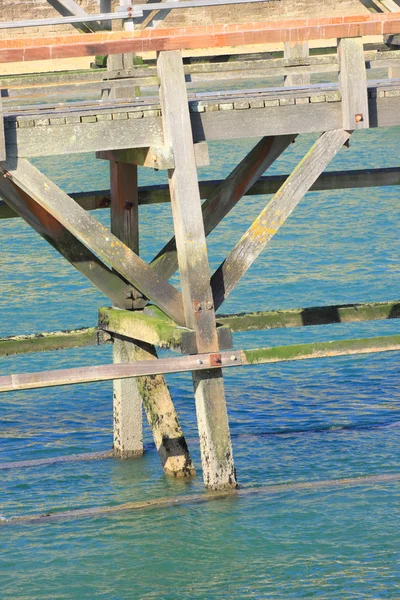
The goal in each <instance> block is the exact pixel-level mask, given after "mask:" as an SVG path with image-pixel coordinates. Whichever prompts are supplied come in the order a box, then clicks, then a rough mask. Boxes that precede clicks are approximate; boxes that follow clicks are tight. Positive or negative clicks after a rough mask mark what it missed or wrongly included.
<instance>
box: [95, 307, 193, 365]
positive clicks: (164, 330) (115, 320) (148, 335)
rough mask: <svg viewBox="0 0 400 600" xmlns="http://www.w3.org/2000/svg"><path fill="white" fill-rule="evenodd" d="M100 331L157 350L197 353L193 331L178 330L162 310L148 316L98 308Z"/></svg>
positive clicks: (137, 312) (136, 311) (179, 328)
mask: <svg viewBox="0 0 400 600" xmlns="http://www.w3.org/2000/svg"><path fill="white" fill-rule="evenodd" d="M99 328H100V329H104V330H105V331H107V332H109V333H116V334H118V335H122V336H124V337H127V338H130V339H135V340H141V341H142V342H146V343H148V344H152V345H153V346H157V347H159V348H170V349H171V350H176V351H178V352H182V353H183V354H196V352H197V350H196V335H195V332H194V331H192V330H191V329H188V328H186V327H179V326H177V325H176V323H174V322H173V321H172V320H171V319H169V318H168V317H167V316H166V315H163V314H162V313H161V311H159V313H158V314H157V315H151V314H150V315H149V314H146V313H144V312H143V311H138V310H135V311H128V310H118V309H116V308H110V307H102V308H100V309H99Z"/></svg>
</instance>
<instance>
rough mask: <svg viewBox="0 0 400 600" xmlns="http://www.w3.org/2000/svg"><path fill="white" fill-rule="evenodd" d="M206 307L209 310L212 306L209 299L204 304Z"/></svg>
mask: <svg viewBox="0 0 400 600" xmlns="http://www.w3.org/2000/svg"><path fill="white" fill-rule="evenodd" d="M206 307H207V309H208V310H211V309H212V308H214V304H213V303H212V302H211V301H210V300H209V301H208V302H207V304H206Z"/></svg>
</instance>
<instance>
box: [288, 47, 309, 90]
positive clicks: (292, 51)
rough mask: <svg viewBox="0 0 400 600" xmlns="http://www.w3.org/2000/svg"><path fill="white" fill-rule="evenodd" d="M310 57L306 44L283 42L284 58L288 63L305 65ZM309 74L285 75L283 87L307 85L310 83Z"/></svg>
mask: <svg viewBox="0 0 400 600" xmlns="http://www.w3.org/2000/svg"><path fill="white" fill-rule="evenodd" d="M309 56H310V49H309V46H308V43H307V42H294V43H291V42H285V44H284V57H285V58H286V59H288V60H289V61H293V63H294V64H295V65H297V64H299V63H300V64H302V63H304V64H307V61H308V59H309ZM310 79H311V78H310V75H309V73H301V74H299V75H286V76H285V85H288V86H291V85H308V84H309V83H310Z"/></svg>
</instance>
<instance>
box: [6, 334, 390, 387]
mask: <svg viewBox="0 0 400 600" xmlns="http://www.w3.org/2000/svg"><path fill="white" fill-rule="evenodd" d="M394 350H396V351H398V350H400V335H388V336H382V337H374V338H361V339H352V340H338V341H333V342H315V343H312V344H296V345H293V346H277V347H275V348H257V349H253V350H230V351H228V352H226V351H225V352H220V353H214V354H195V355H192V356H179V357H176V358H160V359H157V360H144V361H140V362H135V363H120V364H112V365H99V366H94V367H78V368H73V369H62V370H57V371H42V372H38V373H23V374H18V375H5V376H2V377H0V392H13V391H18V390H29V389H37V388H47V387H54V386H61V385H74V384H81V383H93V382H96V381H109V380H111V379H127V378H129V377H142V376H143V375H159V374H168V373H181V372H186V371H201V370H204V369H207V370H209V369H221V368H224V367H239V366H247V365H256V364H266V363H277V362H285V361H291V360H305V359H309V358H326V357H333V356H347V355H353V354H370V353H376V352H390V351H394Z"/></svg>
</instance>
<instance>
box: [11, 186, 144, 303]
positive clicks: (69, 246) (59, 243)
mask: <svg viewBox="0 0 400 600" xmlns="http://www.w3.org/2000/svg"><path fill="white" fill-rule="evenodd" d="M0 194H1V196H2V197H3V198H4V199H5V200H6V202H7V204H8V205H9V206H10V207H11V208H12V209H13V210H14V211H15V212H16V213H17V214H19V215H20V216H21V217H22V218H23V219H24V220H25V221H26V222H27V223H28V224H29V225H30V226H31V227H33V229H35V230H36V231H37V232H38V233H39V234H40V235H41V236H42V237H43V238H44V239H45V240H47V241H48V242H49V243H50V244H51V245H52V246H53V247H54V248H55V249H56V250H57V251H58V252H59V253H60V254H61V255H62V256H64V258H66V259H67V260H68V262H70V263H71V264H72V265H73V266H74V267H75V268H76V269H77V270H78V271H79V272H80V273H82V275H84V276H85V277H87V279H89V281H91V282H92V283H93V284H94V285H95V286H96V287H97V288H98V289H99V290H100V291H101V292H102V293H103V294H104V295H105V296H107V298H109V299H110V300H111V301H112V302H114V304H116V305H117V306H119V307H120V308H132V300H131V296H132V286H131V285H130V284H129V283H127V282H126V281H124V280H123V279H122V278H121V277H119V275H117V274H116V273H113V272H112V271H111V270H110V269H109V268H108V267H107V266H106V265H105V264H104V263H103V262H102V261H101V260H99V258H98V257H97V256H96V255H95V254H93V252H91V251H90V250H89V249H88V248H86V246H85V245H84V244H82V243H81V242H80V241H79V240H77V239H76V238H75V237H74V236H73V235H72V234H71V233H70V232H69V231H68V230H67V229H66V228H65V227H64V226H63V225H62V224H61V223H60V222H59V221H58V220H57V219H56V218H55V217H53V216H52V215H51V214H50V213H49V212H48V211H47V210H46V209H44V208H43V207H41V206H39V205H38V204H36V202H35V201H34V200H32V198H31V197H30V196H29V194H26V193H25V192H23V191H22V190H20V189H19V188H18V187H17V186H16V185H14V184H13V183H12V182H11V181H10V180H9V178H7V177H2V176H0Z"/></svg>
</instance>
